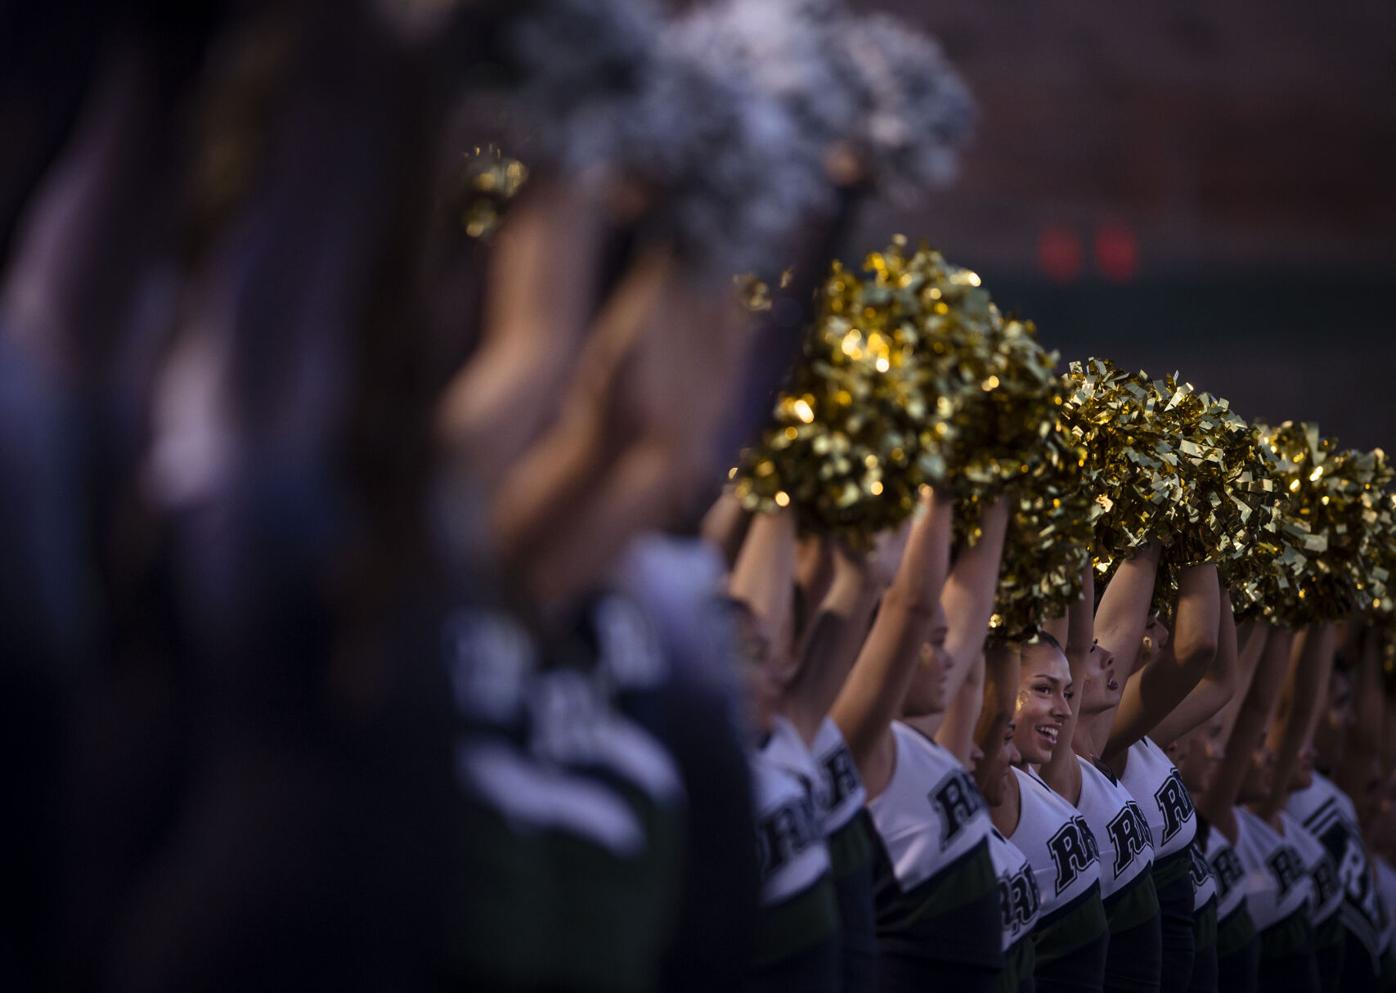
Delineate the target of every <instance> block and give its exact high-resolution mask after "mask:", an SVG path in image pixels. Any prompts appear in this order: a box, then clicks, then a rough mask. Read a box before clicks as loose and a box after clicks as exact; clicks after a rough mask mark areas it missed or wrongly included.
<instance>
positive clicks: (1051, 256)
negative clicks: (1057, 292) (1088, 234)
mask: <svg viewBox="0 0 1396 993" xmlns="http://www.w3.org/2000/svg"><path fill="white" fill-rule="evenodd" d="M1083 256H1084V252H1083V251H1082V249H1081V239H1080V238H1079V237H1078V236H1077V234H1076V232H1075V231H1073V230H1072V229H1071V228H1069V227H1066V226H1064V225H1061V224H1054V225H1052V226H1051V227H1049V228H1046V229H1044V230H1043V232H1042V234H1040V235H1039V236H1038V239H1037V264H1038V265H1039V266H1041V267H1042V271H1043V272H1045V273H1046V274H1047V277H1048V278H1049V279H1052V280H1054V281H1055V282H1058V283H1069V282H1071V281H1072V280H1074V279H1076V278H1077V277H1079V276H1080V275H1081V264H1082V261H1083Z"/></svg>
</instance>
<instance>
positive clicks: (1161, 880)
mask: <svg viewBox="0 0 1396 993" xmlns="http://www.w3.org/2000/svg"><path fill="white" fill-rule="evenodd" d="M1191 873H1192V854H1191V853H1190V852H1189V851H1188V849H1186V848H1184V849H1183V850H1182V851H1181V852H1174V853H1173V854H1172V855H1170V856H1168V857H1167V858H1165V859H1164V860H1163V861H1161V862H1155V863H1154V888H1155V889H1156V890H1161V889H1166V888H1167V887H1168V885H1169V884H1170V883H1176V882H1177V881H1178V880H1179V879H1182V878H1183V877H1184V876H1188V875H1190V874H1191Z"/></svg>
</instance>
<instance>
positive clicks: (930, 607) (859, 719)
mask: <svg viewBox="0 0 1396 993" xmlns="http://www.w3.org/2000/svg"><path fill="white" fill-rule="evenodd" d="M923 502H924V503H925V505H926V509H925V511H924V512H923V513H922V514H921V516H920V518H919V519H918V520H917V521H916V522H915V524H913V525H912V529H911V535H910V537H909V538H908V540H907V548H906V552H905V553H904V554H903V556H902V561H901V564H900V566H899V567H898V569H897V574H896V578H895V579H894V580H893V582H892V586H891V587H890V588H889V589H888V591H887V594H886V596H885V597H883V600H882V605H881V607H880V609H879V610H878V614H877V619H876V621H874V622H873V625H872V630H871V631H869V633H868V637H867V640H866V641H864V642H863V645H862V648H861V649H860V651H859V652H858V657H857V661H855V662H854V664H853V671H852V672H851V673H850V674H849V676H848V679H847V680H846V681H845V682H844V684H843V688H842V689H841V690H840V692H839V694H838V697H837V698H836V699H835V701H834V706H833V709H832V710H831V711H830V713H831V714H832V716H833V718H834V721H835V722H836V723H837V724H838V725H839V729H840V730H841V731H842V732H843V735H844V738H845V740H847V742H848V744H849V748H850V749H851V750H852V751H853V755H854V758H855V759H856V760H857V761H858V763H859V766H860V768H861V767H862V765H863V764H864V763H865V762H866V761H868V760H869V757H870V756H871V755H872V752H873V750H874V748H875V747H876V745H877V742H878V739H879V737H880V736H881V735H882V734H883V733H884V732H885V731H886V730H887V727H888V725H889V724H890V723H891V721H892V719H893V718H894V717H896V716H897V712H898V710H899V709H900V708H901V704H902V699H903V698H904V697H905V696H906V689H907V686H908V684H909V682H910V680H911V676H912V674H913V672H914V671H915V667H916V661H917V653H918V652H919V650H920V648H921V645H922V643H923V642H924V641H925V640H926V636H927V633H928V632H929V629H930V624H931V621H932V619H933V617H934V615H935V600H936V597H938V596H939V594H940V590H941V588H942V586H943V585H944V583H945V577H946V573H947V572H948V571H949V565H950V528H951V523H952V520H953V517H954V503H953V501H951V500H950V499H948V498H944V497H940V496H936V495H930V496H927V497H924V498H923Z"/></svg>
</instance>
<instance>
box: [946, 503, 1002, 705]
mask: <svg viewBox="0 0 1396 993" xmlns="http://www.w3.org/2000/svg"><path fill="white" fill-rule="evenodd" d="M979 525H980V530H981V531H982V534H981V536H980V538H979V541H978V542H977V543H975V546H974V547H973V548H969V549H966V550H965V551H964V553H963V554H962V555H961V556H960V557H959V559H958V560H957V561H956V562H955V567H954V569H952V570H951V571H950V578H949V579H948V580H947V581H946V583H945V591H944V592H943V593H942V594H941V597H940V605H941V607H943V608H944V609H945V622H946V631H945V692H946V698H947V699H952V700H953V699H954V698H955V695H956V694H957V693H959V691H960V684H961V683H963V682H964V680H965V677H966V676H967V675H968V673H969V667H970V666H971V665H972V664H973V663H974V661H975V660H976V659H977V658H979V654H980V653H981V652H982V651H983V650H984V640H985V638H986V637H988V634H989V616H990V615H991V614H993V612H994V592H995V591H996V590H997V589H998V582H999V562H1000V560H1001V559H1002V558H1003V539H1004V533H1005V531H1006V530H1007V528H1008V499H1007V498H1006V497H1000V498H999V499H998V500H995V501H994V502H993V503H992V504H991V505H990V506H989V507H988V508H987V509H986V510H985V511H984V515H983V518H982V519H981V520H980V522H979Z"/></svg>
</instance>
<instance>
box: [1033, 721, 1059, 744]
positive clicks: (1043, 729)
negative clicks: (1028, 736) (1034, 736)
mask: <svg viewBox="0 0 1396 993" xmlns="http://www.w3.org/2000/svg"><path fill="white" fill-rule="evenodd" d="M1033 730H1034V731H1036V732H1037V733H1038V734H1040V735H1042V737H1044V738H1046V739H1047V743H1048V744H1050V745H1052V746H1053V747H1055V746H1056V744H1057V732H1058V731H1060V730H1061V729H1060V728H1059V727H1057V726H1056V725H1054V724H1039V725H1038V726H1037V727H1035V728H1033Z"/></svg>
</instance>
